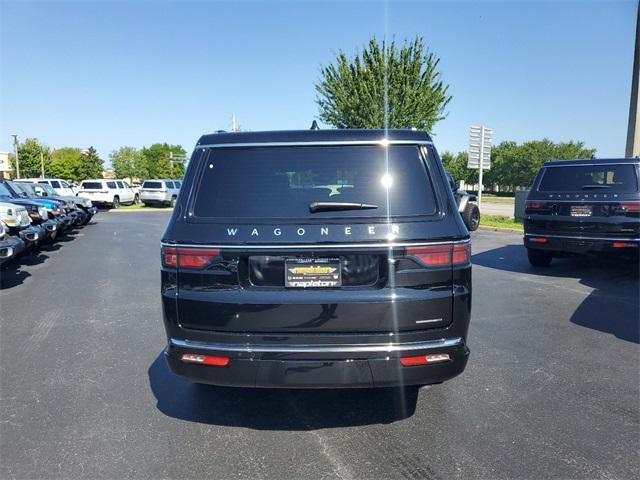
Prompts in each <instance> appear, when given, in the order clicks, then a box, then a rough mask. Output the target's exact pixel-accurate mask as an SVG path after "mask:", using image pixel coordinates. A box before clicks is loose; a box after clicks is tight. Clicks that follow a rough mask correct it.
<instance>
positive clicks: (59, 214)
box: [5, 181, 77, 232]
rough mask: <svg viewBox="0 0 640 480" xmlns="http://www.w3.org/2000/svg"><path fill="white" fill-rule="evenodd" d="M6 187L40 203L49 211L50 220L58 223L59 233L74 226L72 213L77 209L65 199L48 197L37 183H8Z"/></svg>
mask: <svg viewBox="0 0 640 480" xmlns="http://www.w3.org/2000/svg"><path fill="white" fill-rule="evenodd" d="M5 185H6V186H7V187H8V188H9V189H11V190H13V191H15V192H17V193H18V194H19V195H21V196H22V197H24V198H29V199H32V200H36V201H38V202H40V203H41V204H42V205H43V206H44V207H45V208H46V209H47V212H48V213H49V218H54V219H55V220H57V221H58V231H60V232H62V231H65V230H67V229H68V228H69V227H71V226H72V225H73V223H74V219H75V217H73V216H72V215H71V212H73V211H74V210H76V209H77V206H76V205H75V204H74V203H72V202H70V201H68V200H65V199H64V198H58V197H55V198H54V197H49V196H46V195H47V193H46V192H45V191H44V188H43V187H42V185H40V184H37V183H31V182H19V181H18V182H16V181H6V182H5Z"/></svg>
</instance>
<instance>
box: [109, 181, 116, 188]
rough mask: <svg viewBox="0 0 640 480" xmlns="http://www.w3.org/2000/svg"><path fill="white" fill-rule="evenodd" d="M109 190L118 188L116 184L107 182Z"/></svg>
mask: <svg viewBox="0 0 640 480" xmlns="http://www.w3.org/2000/svg"><path fill="white" fill-rule="evenodd" d="M107 188H117V187H116V182H107Z"/></svg>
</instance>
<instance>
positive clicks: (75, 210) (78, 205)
mask: <svg viewBox="0 0 640 480" xmlns="http://www.w3.org/2000/svg"><path fill="white" fill-rule="evenodd" d="M15 182H16V183H19V184H21V185H31V187H32V188H33V192H35V194H36V195H37V196H38V197H44V198H50V199H55V200H61V201H64V202H66V203H65V213H66V214H67V215H68V216H70V217H71V219H72V224H73V225H75V226H81V225H85V224H87V223H88V222H89V220H90V219H91V217H92V216H93V215H94V214H95V213H96V212H97V208H96V207H94V206H93V205H92V204H91V201H90V200H89V199H87V198H85V197H66V196H62V195H58V194H57V193H56V192H55V190H53V188H52V187H51V186H50V185H48V184H41V183H33V182H30V181H28V180H26V181H25V180H16V181H15Z"/></svg>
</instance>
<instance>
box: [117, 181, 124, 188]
mask: <svg viewBox="0 0 640 480" xmlns="http://www.w3.org/2000/svg"><path fill="white" fill-rule="evenodd" d="M116 183H117V184H118V188H124V184H123V183H122V182H116Z"/></svg>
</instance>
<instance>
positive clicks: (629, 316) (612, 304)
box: [471, 245, 640, 343]
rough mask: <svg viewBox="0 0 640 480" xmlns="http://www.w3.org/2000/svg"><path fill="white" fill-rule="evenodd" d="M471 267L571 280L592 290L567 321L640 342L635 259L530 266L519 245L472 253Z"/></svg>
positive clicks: (557, 260) (575, 259)
mask: <svg viewBox="0 0 640 480" xmlns="http://www.w3.org/2000/svg"><path fill="white" fill-rule="evenodd" d="M471 261H472V263H473V264H474V265H481V266H483V267H487V268H495V269H498V270H506V271H509V272H516V273H524V274H529V275H538V276H540V277H556V278H575V279H577V280H579V282H580V283H581V284H582V285H585V286H587V287H591V288H593V291H592V292H591V293H590V294H589V296H588V297H587V298H586V299H585V300H584V301H583V302H582V303H581V304H580V305H579V306H578V308H577V309H576V310H575V312H574V313H573V315H572V316H571V318H570V319H569V321H570V322H572V323H575V324H576V325H580V326H583V327H586V328H590V329H593V330H597V331H600V332H603V333H609V334H612V335H614V336H616V337H617V338H620V339H621V340H625V341H628V342H633V343H640V318H639V316H640V315H639V313H638V312H640V302H639V295H638V292H639V288H640V287H639V282H638V278H639V269H640V268H639V264H638V260H637V259H635V260H633V259H615V258H605V257H571V258H554V259H553V261H552V262H551V265H550V266H548V267H533V266H532V265H531V264H529V261H528V259H527V252H526V249H525V248H524V247H523V246H522V245H506V246H503V247H499V248H495V249H492V250H487V251H484V252H480V253H476V254H475V255H473V256H472V258H471Z"/></svg>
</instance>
